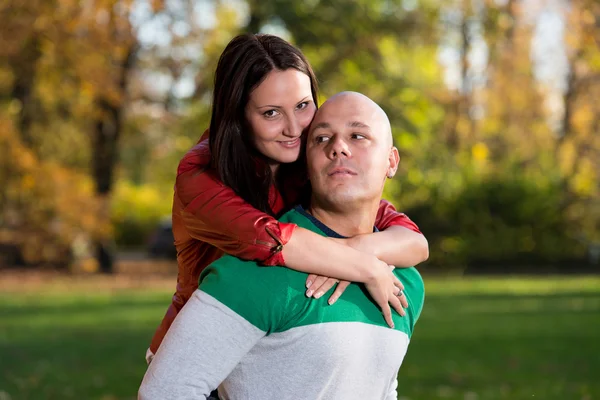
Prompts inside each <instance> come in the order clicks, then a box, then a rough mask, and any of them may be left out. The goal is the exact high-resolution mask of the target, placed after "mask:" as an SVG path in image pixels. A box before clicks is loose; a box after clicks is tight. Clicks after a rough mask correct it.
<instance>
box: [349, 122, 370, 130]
mask: <svg viewBox="0 0 600 400" xmlns="http://www.w3.org/2000/svg"><path fill="white" fill-rule="evenodd" d="M347 125H348V127H350V128H365V129H369V125H367V124H364V123H362V122H360V121H351V122H348V124H347Z"/></svg>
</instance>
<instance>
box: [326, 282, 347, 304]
mask: <svg viewBox="0 0 600 400" xmlns="http://www.w3.org/2000/svg"><path fill="white" fill-rule="evenodd" d="M348 285H350V282H348V281H340V282H339V283H338V284H337V286H336V288H335V290H334V292H333V294H332V295H331V296H330V297H329V300H328V301H327V302H328V303H329V304H330V305H331V304H333V303H335V302H336V301H337V299H339V298H340V296H341V295H342V293H344V290H346V288H347V287H348Z"/></svg>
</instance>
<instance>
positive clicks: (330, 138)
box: [306, 94, 399, 207]
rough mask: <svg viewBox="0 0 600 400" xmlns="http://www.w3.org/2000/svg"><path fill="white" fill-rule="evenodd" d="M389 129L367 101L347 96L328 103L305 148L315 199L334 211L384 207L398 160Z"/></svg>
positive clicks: (373, 105)
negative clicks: (352, 206) (386, 188)
mask: <svg viewBox="0 0 600 400" xmlns="http://www.w3.org/2000/svg"><path fill="white" fill-rule="evenodd" d="M389 129H390V128H389V123H388V122H387V117H386V116H385V114H384V113H383V111H382V110H381V109H380V108H379V107H377V106H376V105H375V104H374V103H372V102H371V101H370V100H369V99H368V98H366V97H363V96H360V95H358V94H350V95H346V94H342V95H338V96H336V97H334V98H332V99H330V100H329V101H328V102H326V103H325V104H324V105H323V106H322V107H321V109H319V111H318V112H317V114H316V116H315V119H314V120H313V122H312V125H311V127H310V132H309V135H308V138H307V145H306V154H307V164H308V173H309V177H310V182H311V185H312V190H313V194H314V196H316V197H317V198H318V199H319V201H320V202H325V203H326V204H329V205H331V206H335V207H340V206H347V205H350V204H355V205H359V206H360V204H362V203H364V202H371V201H379V199H380V198H381V194H382V192H383V186H384V183H385V179H386V176H388V175H392V176H393V174H394V173H395V172H396V168H397V166H398V160H399V159H398V151H397V150H396V149H395V148H394V147H392V139H391V133H390V131H389ZM324 205H325V204H324Z"/></svg>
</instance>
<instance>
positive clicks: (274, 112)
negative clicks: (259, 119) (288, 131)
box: [263, 110, 277, 118]
mask: <svg viewBox="0 0 600 400" xmlns="http://www.w3.org/2000/svg"><path fill="white" fill-rule="evenodd" d="M263 115H264V116H265V117H267V118H273V117H274V116H276V115H277V110H269V111H265V112H264V113H263Z"/></svg>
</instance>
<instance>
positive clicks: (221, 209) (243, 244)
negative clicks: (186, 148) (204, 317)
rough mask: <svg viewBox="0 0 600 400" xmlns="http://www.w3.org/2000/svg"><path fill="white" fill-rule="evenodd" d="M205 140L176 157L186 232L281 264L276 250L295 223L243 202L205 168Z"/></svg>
mask: <svg viewBox="0 0 600 400" xmlns="http://www.w3.org/2000/svg"><path fill="white" fill-rule="evenodd" d="M209 162H210V153H209V149H208V141H207V140H204V141H202V142H200V143H198V144H197V145H196V146H195V147H194V148H193V149H192V150H191V151H190V152H188V154H186V156H185V157H184V158H183V159H182V160H181V162H180V164H179V168H178V171H177V179H176V182H175V197H176V201H175V202H176V203H180V204H181V211H180V217H181V219H182V221H183V224H184V226H185V228H186V230H187V233H188V234H189V235H190V236H191V237H193V238H194V239H197V240H202V241H204V242H206V243H210V244H212V245H213V246H215V247H217V248H219V249H221V250H222V251H224V252H225V253H227V254H231V255H233V256H235V257H238V258H241V259H244V260H254V261H257V262H259V263H261V264H263V265H284V259H283V255H282V253H281V250H282V249H283V246H284V245H285V244H286V243H287V242H288V241H289V239H290V237H291V236H292V233H293V231H294V229H295V227H296V225H295V224H289V223H280V222H279V221H277V220H276V219H275V218H273V217H272V216H270V215H268V214H265V213H263V212H261V211H259V210H257V209H255V208H254V207H253V206H251V205H250V204H249V203H247V202H245V201H244V200H243V199H242V198H241V197H239V196H238V195H237V194H236V193H235V192H234V191H233V190H232V189H230V188H229V187H227V186H225V185H224V184H223V183H222V182H221V181H219V180H218V178H217V177H216V176H215V174H214V173H213V172H212V171H210V170H209V169H208V165H209Z"/></svg>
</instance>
